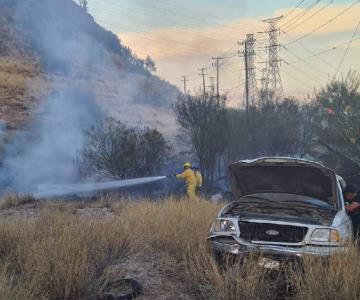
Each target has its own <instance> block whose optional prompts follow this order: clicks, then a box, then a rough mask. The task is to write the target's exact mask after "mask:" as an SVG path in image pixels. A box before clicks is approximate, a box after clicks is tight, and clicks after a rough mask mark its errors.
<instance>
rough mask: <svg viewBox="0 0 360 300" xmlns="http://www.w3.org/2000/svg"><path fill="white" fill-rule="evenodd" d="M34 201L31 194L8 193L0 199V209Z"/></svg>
mask: <svg viewBox="0 0 360 300" xmlns="http://www.w3.org/2000/svg"><path fill="white" fill-rule="evenodd" d="M34 201H35V199H34V197H33V196H32V195H31V194H8V195H5V196H4V197H2V198H1V199H0V209H8V208H12V207H18V206H20V205H24V204H28V203H32V202H34Z"/></svg>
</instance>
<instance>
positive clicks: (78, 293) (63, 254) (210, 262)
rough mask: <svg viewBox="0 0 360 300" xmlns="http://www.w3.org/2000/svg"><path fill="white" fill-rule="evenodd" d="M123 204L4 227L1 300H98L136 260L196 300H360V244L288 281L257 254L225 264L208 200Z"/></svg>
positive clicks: (44, 214)
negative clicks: (286, 296) (119, 264)
mask: <svg viewBox="0 0 360 300" xmlns="http://www.w3.org/2000/svg"><path fill="white" fill-rule="evenodd" d="M118 200H119V199H116V198H113V199H112V198H107V199H104V200H102V201H100V202H99V203H92V204H89V205H90V206H91V207H103V204H104V203H105V204H106V207H107V206H109V207H111V208H112V209H113V211H114V212H113V215H112V217H106V218H94V217H92V216H91V215H79V214H74V209H75V208H76V205H74V203H66V202H61V203H60V202H59V203H57V204H49V205H47V206H46V207H45V209H43V210H42V211H41V213H40V214H39V215H36V216H35V217H33V218H28V219H19V218H16V219H13V220H6V221H2V222H0V299H10V298H11V299H41V298H48V299H76V298H86V297H89V296H91V295H96V294H97V293H98V291H99V290H101V289H102V288H103V286H104V284H106V282H108V281H109V280H111V278H113V276H123V275H124V274H125V273H126V272H122V271H121V270H118V269H117V268H115V269H114V270H116V274H113V273H111V272H110V273H111V274H108V272H107V271H106V270H110V269H111V267H110V266H111V265H112V264H113V262H116V259H118V258H126V256H127V255H132V254H140V255H139V256H140V257H141V256H142V255H146V256H147V257H151V258H154V265H155V266H156V268H157V270H160V271H161V272H163V274H166V277H167V279H168V284H170V285H171V284H172V285H173V286H174V289H176V288H177V287H178V286H179V283H181V287H185V288H186V291H187V293H188V294H189V295H191V298H193V299H224V300H225V299H270V298H276V297H277V296H279V295H282V294H281V289H283V288H288V285H287V282H289V284H290V285H291V286H293V287H294V288H295V291H296V292H297V295H295V297H297V298H299V299H309V300H310V299H311V300H312V299H358V298H360V282H359V281H358V274H360V259H359V258H360V254H359V251H358V250H357V247H356V246H355V245H354V246H353V247H352V248H351V250H350V251H349V252H348V253H347V254H346V255H334V256H332V257H330V258H328V259H315V258H313V257H305V260H304V266H303V270H302V272H299V271H294V269H291V268H289V269H288V270H286V272H285V271H284V272H282V275H281V276H280V275H276V274H275V273H276V272H275V273H274V272H270V271H269V270H266V269H264V268H262V267H260V266H259V259H261V257H260V258H259V257H258V256H255V255H254V256H253V257H250V258H248V259H247V260H246V261H245V262H244V261H235V262H234V261H233V260H229V261H225V263H224V264H223V265H219V264H218V263H217V262H216V261H215V259H214V257H213V255H212V252H211V249H210V248H209V247H208V243H207V241H206V237H207V235H208V231H209V227H210V224H211V222H212V221H213V220H214V218H215V216H216V214H217V213H218V210H219V208H220V206H218V205H215V204H211V203H209V202H208V201H205V200H197V201H188V200H181V201H177V200H175V199H169V200H167V201H164V202H150V201H145V200H144V201H141V202H129V201H118ZM86 206H87V204H86V203H84V204H81V207H86ZM115 266H116V264H115ZM109 268H110V269H109ZM104 270H105V272H104ZM280 273H281V272H280ZM274 274H275V276H274ZM286 274H287V276H288V277H287V278H284V277H282V276H285V275H286ZM279 289H280V291H279Z"/></svg>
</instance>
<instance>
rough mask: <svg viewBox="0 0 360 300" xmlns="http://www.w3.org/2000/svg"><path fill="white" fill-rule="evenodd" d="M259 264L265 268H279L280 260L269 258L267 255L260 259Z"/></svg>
mask: <svg viewBox="0 0 360 300" xmlns="http://www.w3.org/2000/svg"><path fill="white" fill-rule="evenodd" d="M259 266H261V267H263V268H265V269H271V270H279V269H280V262H278V261H277V260H273V259H270V258H267V257H263V258H261V259H260V262H259Z"/></svg>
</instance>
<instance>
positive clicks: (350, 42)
mask: <svg viewBox="0 0 360 300" xmlns="http://www.w3.org/2000/svg"><path fill="white" fill-rule="evenodd" d="M359 26H360V21H359V22H358V24H357V26H356V28H355V30H354V33H353V35H352V37H351V39H350V41H349V43H348V45H347V48H346V50H345V52H344V55H343V57H342V58H341V60H340V63H339V66H338V68H337V70H336V73H335V77H336V75H337V74H338V72H339V70H340V68H341V66H342V64H343V62H344V60H345V57H346V55H347V54H348V52H349V49H350V46H351V44H352V42H353V41H354V38H355V36H356V33H357V31H358V29H359Z"/></svg>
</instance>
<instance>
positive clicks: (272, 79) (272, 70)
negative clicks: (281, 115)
mask: <svg viewBox="0 0 360 300" xmlns="http://www.w3.org/2000/svg"><path fill="white" fill-rule="evenodd" d="M282 17H283V16H280V17H275V18H270V19H266V20H263V22H265V23H267V24H269V27H268V30H267V31H265V32H264V33H267V34H268V35H269V46H268V48H269V58H268V59H269V61H268V66H267V82H268V89H269V92H270V93H271V95H270V96H271V97H274V98H275V100H277V99H281V98H282V97H283V94H284V92H283V86H282V80H281V74H280V62H281V59H279V57H278V50H279V47H280V44H279V43H278V36H279V32H280V30H279V29H278V28H277V26H276V24H277V22H278V21H279V20H281V19H282Z"/></svg>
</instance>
